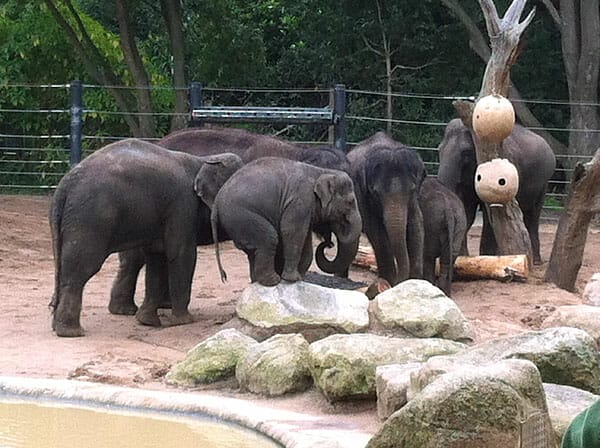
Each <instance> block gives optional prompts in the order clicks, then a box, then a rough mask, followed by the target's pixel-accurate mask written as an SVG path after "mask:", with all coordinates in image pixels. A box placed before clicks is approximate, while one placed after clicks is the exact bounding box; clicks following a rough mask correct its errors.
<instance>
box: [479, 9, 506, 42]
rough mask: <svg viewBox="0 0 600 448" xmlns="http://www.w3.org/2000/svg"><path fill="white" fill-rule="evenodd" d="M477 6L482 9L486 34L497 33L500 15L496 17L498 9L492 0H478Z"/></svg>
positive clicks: (493, 34)
mask: <svg viewBox="0 0 600 448" xmlns="http://www.w3.org/2000/svg"><path fill="white" fill-rule="evenodd" d="M479 6H480V7H481V10H482V11H483V17H485V25H486V27H487V31H488V35H489V36H490V37H493V36H496V35H498V33H499V32H500V23H501V22H500V17H498V11H497V10H496V5H495V4H494V2H493V1H492V0H479Z"/></svg>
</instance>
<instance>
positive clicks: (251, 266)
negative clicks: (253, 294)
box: [244, 250, 256, 283]
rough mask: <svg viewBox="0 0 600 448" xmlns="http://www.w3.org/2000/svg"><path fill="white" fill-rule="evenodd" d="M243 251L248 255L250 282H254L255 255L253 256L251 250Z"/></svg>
mask: <svg viewBox="0 0 600 448" xmlns="http://www.w3.org/2000/svg"><path fill="white" fill-rule="evenodd" d="M244 252H245V253H246V256H247V257H248V270H249V274H250V282H251V283H254V282H255V281H256V276H255V275H254V264H255V263H256V261H255V260H256V257H255V256H254V251H253V250H245V251H244Z"/></svg>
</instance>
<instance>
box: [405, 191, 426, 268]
mask: <svg viewBox="0 0 600 448" xmlns="http://www.w3.org/2000/svg"><path fill="white" fill-rule="evenodd" d="M406 239H407V242H406V243H407V249H408V257H409V260H410V273H409V275H410V278H423V246H424V244H425V230H424V228H423V214H422V212H421V207H420V206H419V203H418V200H417V197H416V196H415V197H414V198H412V199H411V200H410V202H409V211H408V222H407V223H406Z"/></svg>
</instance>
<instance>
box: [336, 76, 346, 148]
mask: <svg viewBox="0 0 600 448" xmlns="http://www.w3.org/2000/svg"><path fill="white" fill-rule="evenodd" d="M333 145H334V146H335V148H336V149H339V150H341V151H344V152H345V151H346V86H345V85H344V84H336V85H335V87H334V88H333Z"/></svg>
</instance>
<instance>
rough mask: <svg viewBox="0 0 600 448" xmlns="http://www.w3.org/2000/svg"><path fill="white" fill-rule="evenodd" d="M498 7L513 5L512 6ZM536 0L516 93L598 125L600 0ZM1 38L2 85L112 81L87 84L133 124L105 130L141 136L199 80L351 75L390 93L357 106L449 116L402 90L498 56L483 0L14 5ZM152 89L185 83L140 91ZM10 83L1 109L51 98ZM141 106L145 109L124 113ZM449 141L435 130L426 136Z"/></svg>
mask: <svg viewBox="0 0 600 448" xmlns="http://www.w3.org/2000/svg"><path fill="white" fill-rule="evenodd" d="M495 3H496V6H497V8H498V10H499V11H502V12H503V11H504V10H505V9H506V8H507V6H508V4H509V3H510V1H509V0H496V1H495ZM529 3H530V4H531V6H532V7H536V8H537V12H536V16H535V19H534V21H533V23H532V24H531V25H530V27H529V29H528V30H527V33H526V36H525V39H524V46H523V48H522V52H521V55H520V57H519V61H518V63H517V64H516V65H515V67H514V69H513V71H512V78H511V79H512V81H513V87H514V89H513V90H511V95H513V94H514V95H517V96H516V99H517V100H518V99H519V96H520V98H525V99H528V100H559V102H560V104H556V103H554V104H551V105H548V104H545V101H533V102H529V103H522V102H519V101H517V102H516V103H515V104H516V105H517V106H518V107H517V112H518V115H519V118H520V119H521V121H523V122H524V123H525V124H526V125H529V126H534V127H535V126H538V127H542V126H544V127H548V128H566V127H569V126H570V127H571V128H574V129H598V124H599V123H598V121H599V118H598V113H597V107H596V104H597V103H598V71H599V66H600V59H599V58H600V51H599V49H598V48H597V47H598V46H599V45H600V44H599V42H600V39H599V38H600V36H599V29H600V25H599V20H598V17H599V14H600V11H599V8H600V7H599V6H598V3H597V2H583V1H580V0H531V1H530V2H529ZM0 40H1V41H2V43H3V45H2V46H0V52H2V56H3V60H5V61H8V63H5V64H3V65H2V66H1V67H0V86H2V85H5V86H6V85H11V84H12V85H14V84H19V83H21V84H33V85H35V84H45V83H59V84H62V83H68V82H69V81H70V80H72V79H82V80H83V81H84V82H86V83H89V84H101V85H107V86H110V88H108V89H107V90H102V91H100V90H98V91H93V92H90V93H88V94H87V95H88V97H86V103H88V104H90V102H91V103H93V104H94V105H95V107H94V108H95V109H100V110H114V111H122V112H123V113H124V119H123V120H116V119H114V122H111V121H110V120H112V118H106V117H101V116H98V117H96V118H97V119H98V122H97V123H96V125H97V126H98V128H101V127H104V128H106V127H108V126H114V127H115V128H117V129H119V131H120V132H121V133H125V132H129V133H130V134H132V135H139V136H156V135H160V134H162V133H164V132H167V131H168V130H169V129H172V128H174V127H180V126H182V122H181V121H179V122H178V121H177V120H176V119H175V118H176V117H174V118H172V119H167V118H161V117H153V116H152V114H150V112H152V111H171V112H173V111H175V112H179V113H184V112H185V108H186V97H185V95H186V92H185V86H187V84H188V83H189V82H190V81H201V82H202V83H203V84H204V85H205V86H209V87H210V86H213V87H217V86H218V87H269V88H310V89H312V88H328V87H331V86H332V85H333V84H335V83H343V84H345V85H346V86H347V87H348V88H350V89H356V90H367V91H373V92H380V93H382V94H387V95H388V96H387V97H385V96H382V97H381V98H380V100H379V101H374V102H372V103H369V104H366V103H364V102H361V100H360V99H358V100H357V101H355V102H354V103H352V104H351V108H353V109H352V110H353V112H354V113H357V114H364V113H365V110H369V111H370V112H372V111H373V110H376V111H377V112H378V113H379V114H380V115H381V116H385V117H388V118H402V117H406V116H415V114H417V115H418V116H419V117H420V119H422V120H436V121H439V120H443V119H450V118H452V117H453V116H454V112H453V110H452V107H451V106H450V105H444V106H441V105H440V103H439V102H435V101H433V100H428V99H415V100H413V101H398V100H392V99H391V98H392V97H391V93H394V92H396V93H397V92H405V93H421V94H423V93H427V94H434V95H439V96H441V95H446V96H452V95H475V94H476V93H477V92H478V91H479V88H480V82H481V79H482V75H483V70H484V68H485V60H486V58H487V57H489V42H488V41H487V34H486V33H485V21H484V19H483V15H482V13H481V8H480V6H479V4H478V2H476V1H475V0H471V1H468V2H464V1H458V0H406V1H402V2H398V1H389V0H376V1H372V0H369V1H366V0H344V1H341V2H325V1H322V0H294V1H291V0H257V1H255V2H247V1H244V0H211V1H207V0H180V1H174V2H172V1H167V0H114V1H99V0H35V1H28V2H22V1H20V0H5V1H4V2H3V3H2V5H1V6H0ZM148 85H153V86H174V87H175V88H176V90H160V89H157V90H146V89H140V88H139V87H144V86H148ZM125 87H131V88H130V89H127V88H125ZM5 90H6V92H5V93H6V94H4V95H2V97H0V103H1V105H5V106H7V107H8V105H10V106H11V107H17V106H25V105H31V106H32V107H33V105H34V104H36V102H37V104H38V107H39V105H40V102H39V101H40V98H36V97H35V96H36V95H37V93H36V92H34V91H27V90H22V89H21V90H19V89H5ZM48 101H50V99H49V98H45V99H44V102H48ZM242 101H243V99H242ZM573 103H575V104H573ZM132 111H136V112H142V114H137V115H135V114H132V115H128V114H126V112H132ZM143 112H148V114H144V113H143ZM379 127H381V128H383V129H385V127H386V126H385V125H380V126H379ZM388 129H389V130H391V131H392V132H395V133H398V132H400V134H399V135H397V137H398V138H399V139H400V140H406V139H411V138H412V136H413V134H415V133H417V132H420V131H419V130H412V131H411V130H404V131H398V130H397V129H396V128H394V129H392V128H391V126H389V128H388ZM113 132H116V131H113ZM350 132H351V133H352V132H353V129H351V130H350ZM411 133H412V134H411ZM545 136H546V137H547V138H549V139H553V141H552V143H553V146H554V147H555V150H557V151H562V150H566V148H570V149H568V153H569V154H575V153H578V154H587V155H590V154H593V153H594V151H595V149H596V147H597V146H598V144H599V141H598V140H599V139H598V137H599V136H600V134H598V133H582V132H571V133H566V132H553V133H551V134H547V135H545ZM439 137H440V135H439V133H438V134H434V135H432V136H431V138H429V144H431V145H434V146H435V145H436V142H435V140H436V139H439ZM425 139H426V140H427V137H426V138H425ZM408 143H410V142H408Z"/></svg>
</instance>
